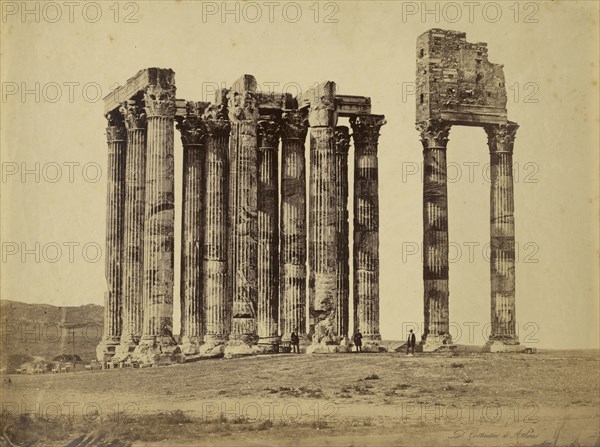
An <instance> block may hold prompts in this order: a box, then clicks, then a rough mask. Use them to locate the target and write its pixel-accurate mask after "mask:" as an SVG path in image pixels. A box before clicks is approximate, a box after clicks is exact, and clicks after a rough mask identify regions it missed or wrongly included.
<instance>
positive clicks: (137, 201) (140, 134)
mask: <svg viewBox="0 0 600 447" xmlns="http://www.w3.org/2000/svg"><path fill="white" fill-rule="evenodd" d="M121 113H122V114H123V116H124V118H125V127H126V128H127V154H126V162H125V210H124V215H125V217H124V224H123V312H122V315H123V330H122V334H121V344H120V345H119V347H118V348H117V353H116V357H117V358H118V359H119V360H126V359H127V357H128V356H129V355H130V354H131V353H132V352H133V350H134V348H135V347H136V346H137V344H138V342H139V340H140V337H141V336H142V321H143V313H144V308H143V306H142V304H143V303H142V296H143V287H144V259H143V253H144V208H145V200H146V198H145V191H146V111H145V110H144V106H143V102H142V98H140V97H139V96H137V97H135V98H134V99H131V100H129V101H126V102H125V103H124V104H123V107H122V108H121Z"/></svg>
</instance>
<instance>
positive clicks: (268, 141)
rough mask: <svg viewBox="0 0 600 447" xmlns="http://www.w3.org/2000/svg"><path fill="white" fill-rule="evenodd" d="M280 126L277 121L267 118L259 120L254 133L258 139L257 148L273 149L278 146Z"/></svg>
mask: <svg viewBox="0 0 600 447" xmlns="http://www.w3.org/2000/svg"><path fill="white" fill-rule="evenodd" d="M280 132H281V125H280V124H279V122H277V120H275V119H273V118H271V117H269V118H266V119H260V120H259V121H258V123H257V126H256V133H257V136H258V138H259V143H258V148H259V149H261V148H274V149H277V146H278V145H279V134H280Z"/></svg>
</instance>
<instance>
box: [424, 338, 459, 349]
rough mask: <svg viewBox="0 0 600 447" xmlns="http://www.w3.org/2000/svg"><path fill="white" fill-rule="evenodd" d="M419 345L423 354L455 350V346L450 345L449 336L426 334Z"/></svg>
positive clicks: (450, 339)
mask: <svg viewBox="0 0 600 447" xmlns="http://www.w3.org/2000/svg"><path fill="white" fill-rule="evenodd" d="M421 345H422V347H423V352H441V351H453V350H455V349H456V346H455V345H454V344H452V337H450V335H433V334H427V335H426V336H425V338H424V340H423V341H422V342H421Z"/></svg>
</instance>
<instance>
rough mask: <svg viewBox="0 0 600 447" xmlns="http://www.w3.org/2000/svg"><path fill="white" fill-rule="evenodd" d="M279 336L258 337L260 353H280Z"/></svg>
mask: <svg viewBox="0 0 600 447" xmlns="http://www.w3.org/2000/svg"><path fill="white" fill-rule="evenodd" d="M279 344H280V338H279V337H260V338H259V339H258V345H257V349H258V353H259V354H277V353H279Z"/></svg>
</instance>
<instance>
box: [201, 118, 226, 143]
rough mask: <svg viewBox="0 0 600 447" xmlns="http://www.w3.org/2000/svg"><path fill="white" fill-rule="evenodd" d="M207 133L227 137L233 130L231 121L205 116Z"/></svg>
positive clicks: (212, 135)
mask: <svg viewBox="0 0 600 447" xmlns="http://www.w3.org/2000/svg"><path fill="white" fill-rule="evenodd" d="M204 124H205V125H206V133H207V134H208V135H210V136H211V137H221V138H222V137H227V136H229V132H230V131H231V123H230V122H229V121H228V120H223V119H212V118H206V117H205V118H204Z"/></svg>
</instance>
